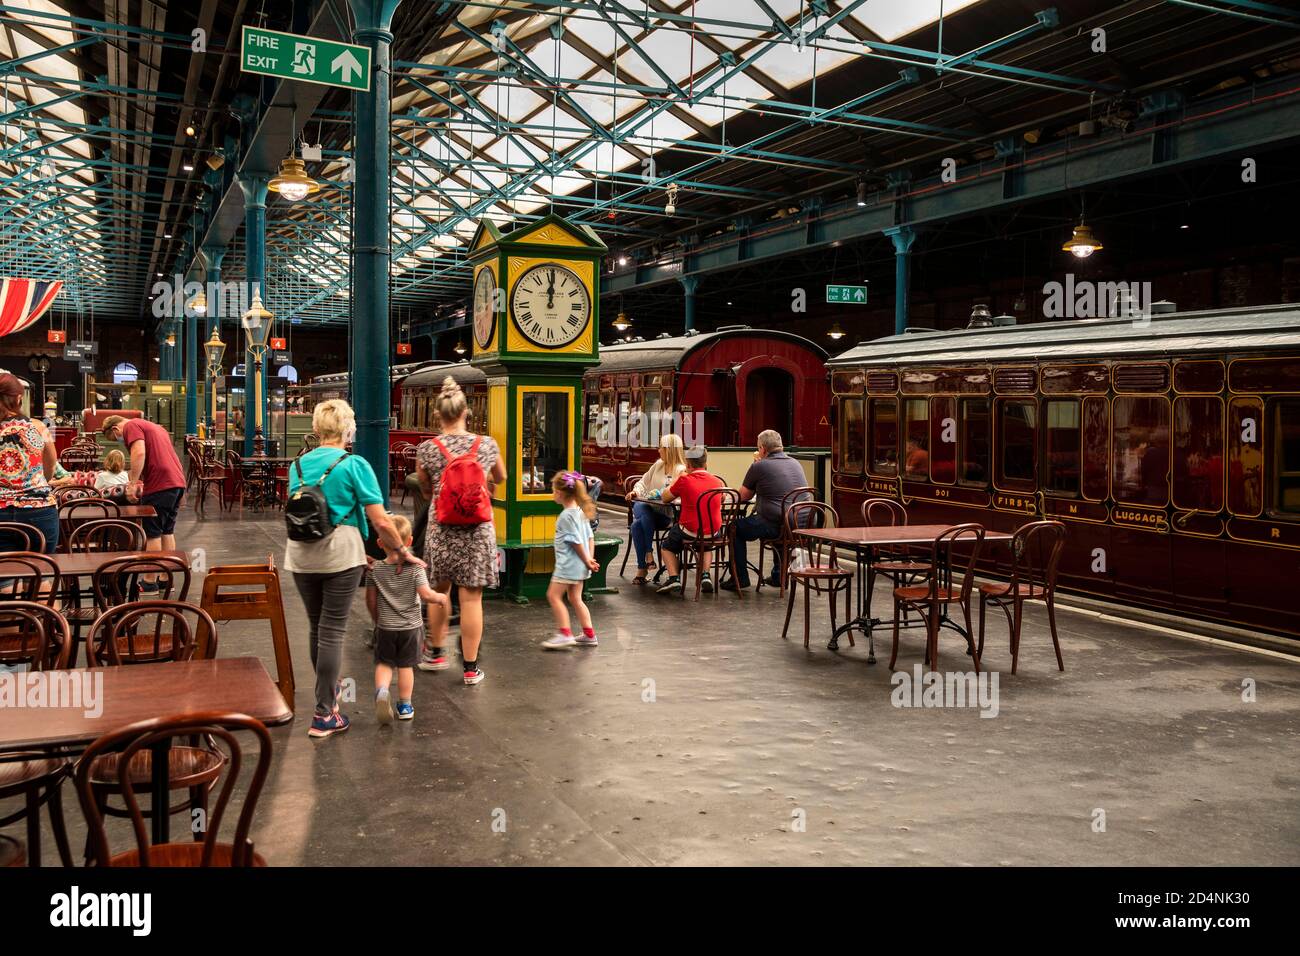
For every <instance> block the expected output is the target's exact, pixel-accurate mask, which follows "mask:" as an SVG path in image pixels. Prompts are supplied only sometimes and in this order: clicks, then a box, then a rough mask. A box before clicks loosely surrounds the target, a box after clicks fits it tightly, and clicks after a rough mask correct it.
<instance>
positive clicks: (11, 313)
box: [0, 278, 63, 335]
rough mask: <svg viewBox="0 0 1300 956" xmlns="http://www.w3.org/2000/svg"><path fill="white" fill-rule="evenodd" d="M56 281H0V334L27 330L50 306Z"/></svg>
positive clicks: (56, 290) (57, 285)
mask: <svg viewBox="0 0 1300 956" xmlns="http://www.w3.org/2000/svg"><path fill="white" fill-rule="evenodd" d="M62 288H63V282H62V281H60V280H58V279H8V278H6V279H0V335H8V334H9V333H10V332H19V331H21V330H22V329H25V328H27V326H29V325H31V324H32V323H33V322H35V321H36V320H37V319H39V318H40V317H41V316H42V315H44V314H45V310H46V309H48V308H49V307H50V306H51V305H53V304H54V300H55V298H57V297H58V294H59V290H60V289H62Z"/></svg>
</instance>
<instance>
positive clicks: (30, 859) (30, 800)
mask: <svg viewBox="0 0 1300 956" xmlns="http://www.w3.org/2000/svg"><path fill="white" fill-rule="evenodd" d="M23 798H24V800H25V801H26V803H27V865H28V866H30V867H33V868H37V867H39V866H40V865H41V791H40V788H39V787H31V788H30V789H28V791H27V792H26V793H25V794H23Z"/></svg>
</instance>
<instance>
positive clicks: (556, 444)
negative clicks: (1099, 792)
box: [520, 391, 573, 494]
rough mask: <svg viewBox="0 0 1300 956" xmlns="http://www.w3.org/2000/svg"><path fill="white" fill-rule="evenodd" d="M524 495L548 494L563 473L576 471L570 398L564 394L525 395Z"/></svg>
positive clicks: (536, 393) (527, 392)
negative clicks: (570, 443) (573, 461)
mask: <svg viewBox="0 0 1300 956" xmlns="http://www.w3.org/2000/svg"><path fill="white" fill-rule="evenodd" d="M520 424H521V427H522V429H523V435H522V436H521V437H522V441H521V445H522V446H523V447H522V451H523V474H522V475H521V476H520V477H521V481H522V485H523V491H524V494H541V493H545V492H546V491H547V490H548V489H549V488H550V487H551V479H552V478H554V477H555V474H556V473H557V472H559V471H563V470H564V469H565V468H569V467H572V466H571V465H570V462H571V461H572V459H573V450H572V449H571V448H570V447H569V396H568V395H567V394H565V393H564V392H529V391H525V392H524V393H523V420H522V422H521V423H520Z"/></svg>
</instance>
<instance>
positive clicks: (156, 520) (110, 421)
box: [103, 415, 185, 551]
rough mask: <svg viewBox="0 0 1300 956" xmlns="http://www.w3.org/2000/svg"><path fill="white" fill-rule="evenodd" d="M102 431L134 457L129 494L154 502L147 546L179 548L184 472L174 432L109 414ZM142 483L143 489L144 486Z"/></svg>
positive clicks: (146, 523)
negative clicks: (175, 443)
mask: <svg viewBox="0 0 1300 956" xmlns="http://www.w3.org/2000/svg"><path fill="white" fill-rule="evenodd" d="M103 432H104V434H105V435H107V436H108V437H109V438H116V439H117V440H118V441H120V442H122V444H124V445H126V450H127V453H128V454H129V455H130V458H131V480H130V482H129V483H128V484H127V486H126V487H127V497H128V498H130V499H131V500H139V502H140V503H141V504H143V505H152V506H153V509H154V511H156V512H157V515H156V516H155V517H152V518H145V519H144V522H143V524H144V536H145V538H146V544H145V548H146V550H149V551H175V550H176V534H175V531H176V512H177V511H178V510H179V509H180V506H181V497H182V496H183V495H184V494H185V475H184V473H183V472H182V471H181V460H180V458H178V457H177V455H176V447H175V446H174V445H173V444H172V436H171V433H169V432H168V431H167V429H165V428H163V427H162V426H161V425H155V424H154V423H153V422H147V421H145V420H144V419H142V418H123V417H122V416H121V415H110V416H109V417H108V418H106V419H104V427H103ZM141 482H143V488H141V484H140V483H141Z"/></svg>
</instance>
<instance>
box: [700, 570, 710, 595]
mask: <svg viewBox="0 0 1300 956" xmlns="http://www.w3.org/2000/svg"><path fill="white" fill-rule="evenodd" d="M700 590H701V591H703V592H704V593H705V594H712V593H713V578H711V577H709V576H708V575H707V574H705V575H703V576H702V577H701V578H700Z"/></svg>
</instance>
